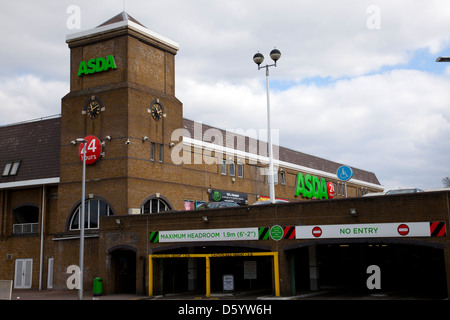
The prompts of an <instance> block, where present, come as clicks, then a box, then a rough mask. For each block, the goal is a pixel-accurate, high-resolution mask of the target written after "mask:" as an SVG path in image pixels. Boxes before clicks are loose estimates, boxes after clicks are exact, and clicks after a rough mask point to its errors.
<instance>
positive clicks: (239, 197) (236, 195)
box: [209, 190, 248, 205]
mask: <svg viewBox="0 0 450 320" xmlns="http://www.w3.org/2000/svg"><path fill="white" fill-rule="evenodd" d="M209 201H215V202H218V201H228V202H236V203H237V204H244V205H245V204H248V194H246V193H240V192H232V191H221V190H212V191H211V192H210V193H209Z"/></svg>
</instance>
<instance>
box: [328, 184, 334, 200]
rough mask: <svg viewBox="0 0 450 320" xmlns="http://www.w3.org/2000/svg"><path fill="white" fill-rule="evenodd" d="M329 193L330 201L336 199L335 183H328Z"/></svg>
mask: <svg viewBox="0 0 450 320" xmlns="http://www.w3.org/2000/svg"><path fill="white" fill-rule="evenodd" d="M327 193H328V199H333V198H334V184H333V182H328V184H327Z"/></svg>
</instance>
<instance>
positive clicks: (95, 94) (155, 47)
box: [57, 12, 183, 230]
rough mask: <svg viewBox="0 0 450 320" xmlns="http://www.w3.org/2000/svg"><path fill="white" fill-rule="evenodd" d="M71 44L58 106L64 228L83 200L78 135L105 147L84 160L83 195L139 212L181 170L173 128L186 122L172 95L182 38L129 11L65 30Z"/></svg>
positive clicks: (116, 211)
mask: <svg viewBox="0 0 450 320" xmlns="http://www.w3.org/2000/svg"><path fill="white" fill-rule="evenodd" d="M67 43H68V45H69V48H70V92H69V93H68V94H67V95H66V96H65V97H64V98H63V99H62V107H61V155H60V185H59V201H58V203H59V208H58V211H59V214H60V220H59V222H58V227H57V228H58V229H59V230H61V229H67V225H68V223H69V221H68V216H69V213H70V212H71V211H73V210H74V208H76V206H77V205H79V204H80V198H81V176H82V165H81V163H82V162H81V160H80V157H79V154H78V150H79V145H78V144H75V143H76V139H77V138H84V137H87V136H95V137H96V138H98V142H100V143H93V144H92V145H91V149H95V150H91V151H99V150H101V153H100V156H99V159H98V160H97V161H95V162H94V163H93V164H90V165H88V166H87V169H86V181H87V183H86V196H87V198H88V199H101V200H102V201H104V202H105V203H107V204H108V205H109V206H110V207H111V208H112V210H113V211H114V214H117V215H120V214H128V213H139V209H140V207H141V206H142V204H143V203H144V201H145V200H146V199H148V198H151V197H152V196H153V197H164V194H165V193H167V194H169V193H171V192H172V191H174V190H169V188H170V181H176V180H177V175H181V174H182V172H181V171H180V172H178V171H177V168H176V166H175V167H174V166H173V164H172V163H171V159H170V147H171V146H170V143H171V140H170V139H171V133H172V132H173V130H175V129H177V128H182V126H183V108H182V104H181V102H180V101H179V100H178V99H177V98H176V97H175V55H176V53H177V51H178V44H177V43H175V42H174V41H172V40H170V39H167V38H165V37H163V36H161V35H159V34H157V33H155V32H153V31H151V30H149V29H147V28H146V27H144V26H143V25H142V24H140V23H139V22H138V21H136V20H135V19H133V18H132V17H131V16H129V15H128V14H127V13H126V12H122V13H120V14H119V15H117V16H115V17H113V18H112V19H110V20H108V21H106V22H105V23H103V24H101V25H100V26H98V27H96V28H94V29H91V30H88V31H84V32H79V33H76V34H73V35H69V36H67ZM88 147H89V146H88ZM97 148H101V149H97ZM94 160H95V159H94ZM178 170H182V169H181V168H180V169H178ZM167 182H169V183H167ZM166 200H167V201H166V202H167V203H168V204H169V206H170V207H173V206H174V204H172V203H171V201H172V202H173V200H172V199H166Z"/></svg>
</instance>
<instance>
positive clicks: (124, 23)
mask: <svg viewBox="0 0 450 320" xmlns="http://www.w3.org/2000/svg"><path fill="white" fill-rule="evenodd" d="M126 26H127V27H129V28H130V29H134V30H135V31H138V32H140V33H142V34H144V35H146V36H148V37H150V38H152V39H154V40H157V41H159V42H162V43H164V44H166V45H168V46H169V47H171V48H172V49H175V50H178V49H179V44H178V43H177V42H175V41H173V40H171V39H169V38H167V37H164V36H162V35H160V34H159V33H157V32H154V31H152V30H150V29H147V28H145V27H143V26H141V25H139V24H137V23H135V22H133V21H130V20H127V21H119V22H116V23H111V24H108V25H106V26H102V27H97V28H94V29H90V30H86V31H81V32H77V33H72V34H69V35H67V36H66V41H67V42H70V41H73V40H76V39H79V38H83V37H88V36H92V35H95V34H99V33H104V32H107V31H113V30H117V29H121V28H123V27H126Z"/></svg>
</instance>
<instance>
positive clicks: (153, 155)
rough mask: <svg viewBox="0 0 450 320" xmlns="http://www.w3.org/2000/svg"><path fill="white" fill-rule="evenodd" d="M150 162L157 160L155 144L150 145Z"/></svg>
mask: <svg viewBox="0 0 450 320" xmlns="http://www.w3.org/2000/svg"><path fill="white" fill-rule="evenodd" d="M150 160H152V161H154V160H155V143H154V142H152V143H150Z"/></svg>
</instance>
